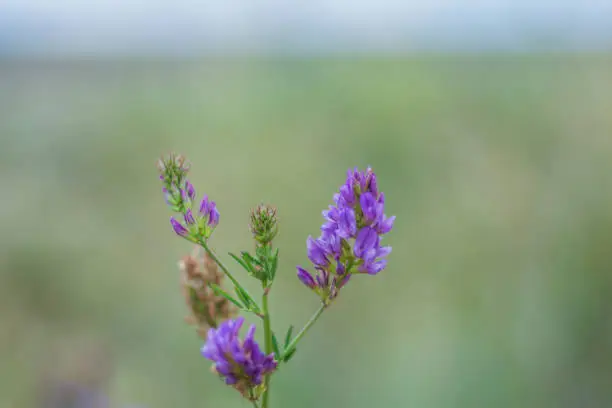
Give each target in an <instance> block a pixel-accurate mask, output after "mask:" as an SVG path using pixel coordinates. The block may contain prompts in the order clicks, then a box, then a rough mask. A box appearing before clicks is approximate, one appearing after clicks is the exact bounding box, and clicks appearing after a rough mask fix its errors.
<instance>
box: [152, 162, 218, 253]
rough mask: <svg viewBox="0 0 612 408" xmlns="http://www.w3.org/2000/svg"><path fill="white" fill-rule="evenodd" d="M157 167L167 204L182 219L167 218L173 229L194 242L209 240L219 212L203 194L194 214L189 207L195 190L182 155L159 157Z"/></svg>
mask: <svg viewBox="0 0 612 408" xmlns="http://www.w3.org/2000/svg"><path fill="white" fill-rule="evenodd" d="M157 167H158V169H159V171H160V176H159V179H160V180H161V181H162V184H163V187H162V191H163V193H164V195H165V198H166V203H167V204H168V205H169V206H170V208H172V210H173V211H174V212H177V213H180V214H181V215H182V219H183V220H182V221H180V220H178V219H176V218H174V217H170V224H171V225H172V229H173V230H174V232H175V233H176V234H177V235H179V236H181V237H183V238H187V239H189V240H190V241H194V242H197V241H198V240H202V239H204V240H205V239H208V238H209V237H210V235H211V234H212V232H213V231H214V229H215V227H216V226H217V224H218V223H219V211H218V210H217V206H216V204H215V202H214V201H211V200H209V199H208V196H206V195H205V196H204V197H203V198H202V200H201V201H200V205H199V207H198V210H197V211H196V212H195V213H194V211H193V209H192V208H193V203H194V202H195V198H196V191H195V188H194V186H193V184H191V182H190V181H189V180H187V173H188V172H189V165H188V164H187V163H186V161H185V158H184V157H183V156H180V155H174V154H171V155H170V156H168V157H167V158H163V159H160V160H159V161H158V166H157Z"/></svg>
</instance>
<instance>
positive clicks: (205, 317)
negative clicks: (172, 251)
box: [179, 247, 237, 339]
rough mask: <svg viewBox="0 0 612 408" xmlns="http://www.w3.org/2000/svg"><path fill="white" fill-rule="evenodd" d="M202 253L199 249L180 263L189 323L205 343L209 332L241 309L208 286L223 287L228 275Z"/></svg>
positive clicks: (196, 248)
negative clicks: (194, 327)
mask: <svg viewBox="0 0 612 408" xmlns="http://www.w3.org/2000/svg"><path fill="white" fill-rule="evenodd" d="M200 251H201V250H200V249H199V247H195V249H194V251H193V253H192V254H191V255H187V256H185V257H184V258H183V259H182V260H181V261H180V262H179V268H180V271H181V289H182V292H183V296H184V297H185V302H186V303H187V306H188V307H189V312H190V313H189V315H188V316H187V317H186V318H185V320H186V321H187V322H188V323H189V324H192V325H195V326H196V329H197V332H198V335H199V336H200V337H202V338H204V339H205V338H206V333H207V331H208V329H209V328H211V327H217V326H218V325H219V323H221V322H222V321H224V320H227V319H229V318H230V317H232V316H234V315H235V314H236V312H237V309H236V307H235V306H234V305H233V304H232V303H231V302H230V301H229V300H227V299H226V298H224V297H223V296H217V295H216V294H215V293H214V292H213V290H212V289H211V288H210V287H209V286H208V285H209V284H210V283H214V284H215V285H218V286H221V284H222V282H223V278H224V277H225V275H224V274H223V273H222V272H221V271H220V270H219V267H218V265H217V263H216V262H215V261H214V260H213V259H212V258H211V257H210V255H208V253H207V252H203V251H202V252H203V254H202V252H200Z"/></svg>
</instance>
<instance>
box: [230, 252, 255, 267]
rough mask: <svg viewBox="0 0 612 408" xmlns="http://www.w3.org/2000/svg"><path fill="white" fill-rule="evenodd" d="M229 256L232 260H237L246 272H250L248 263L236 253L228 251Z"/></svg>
mask: <svg viewBox="0 0 612 408" xmlns="http://www.w3.org/2000/svg"><path fill="white" fill-rule="evenodd" d="M229 256H231V257H232V258H234V260H235V261H236V262H238V263H239V264H240V265H241V266H242V267H243V268H244V269H245V270H246V271H247V272H251V270H250V269H249V267H248V265H247V264H246V263H245V262H244V261H243V260H242V259H240V258H238V256H237V255H234V254H232V253H231V252H229Z"/></svg>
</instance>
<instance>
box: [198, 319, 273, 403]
mask: <svg viewBox="0 0 612 408" xmlns="http://www.w3.org/2000/svg"><path fill="white" fill-rule="evenodd" d="M243 323H244V318H242V317H239V318H237V319H235V320H227V321H225V322H224V323H222V324H221V325H220V326H219V327H218V328H217V329H210V330H209V331H208V336H207V340H206V344H204V347H202V350H201V351H202V355H203V356H204V357H206V358H207V359H209V360H211V361H212V362H214V368H215V371H216V372H217V373H218V374H219V376H221V377H222V378H223V379H224V380H225V383H226V384H228V385H232V386H233V387H234V388H236V389H237V390H238V391H240V392H241V393H242V394H243V395H244V396H245V397H247V398H248V397H250V391H251V390H252V389H253V387H255V386H257V385H260V384H261V383H262V381H263V377H264V376H265V375H266V374H268V373H271V372H273V371H274V370H276V367H277V365H278V363H277V361H276V360H274V354H273V353H272V354H269V355H266V354H264V353H262V351H261V348H260V347H259V345H258V344H257V342H256V341H255V325H252V326H251V327H250V328H249V330H248V332H247V335H246V336H245V338H244V341H241V340H240V337H239V332H240V328H241V327H242V324H243Z"/></svg>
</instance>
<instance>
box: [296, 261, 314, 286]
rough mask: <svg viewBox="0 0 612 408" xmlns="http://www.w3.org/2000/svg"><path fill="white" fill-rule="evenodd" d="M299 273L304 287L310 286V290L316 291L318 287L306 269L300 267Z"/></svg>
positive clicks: (298, 268)
mask: <svg viewBox="0 0 612 408" xmlns="http://www.w3.org/2000/svg"><path fill="white" fill-rule="evenodd" d="M297 271H298V272H297V276H298V278H299V279H300V281H302V283H303V284H304V285H306V286H308V287H309V288H310V289H314V287H315V286H317V284H316V283H315V281H314V279H313V278H312V275H311V274H310V273H309V272H308V271H307V270H306V269H304V268H302V267H301V266H298V267H297Z"/></svg>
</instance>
